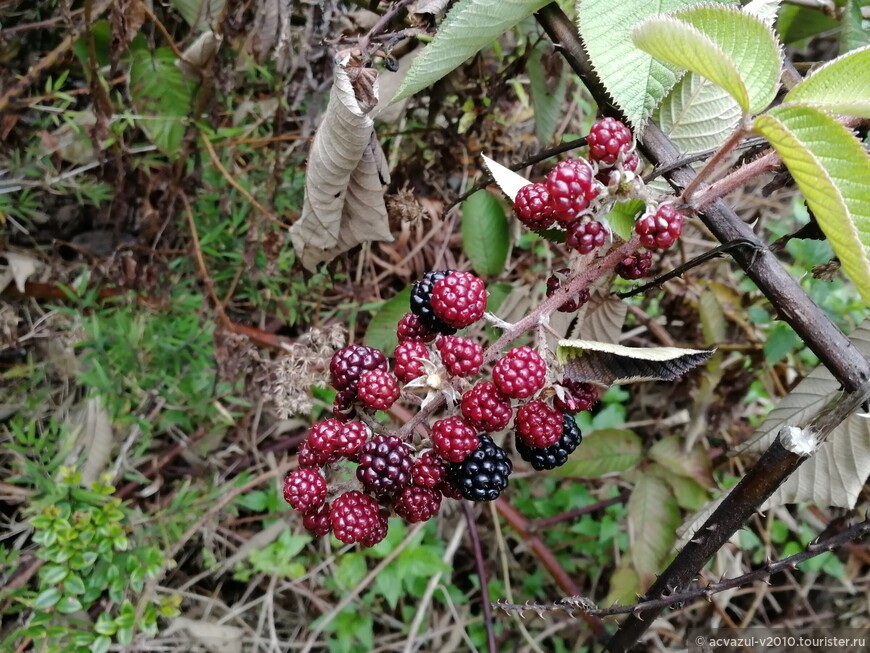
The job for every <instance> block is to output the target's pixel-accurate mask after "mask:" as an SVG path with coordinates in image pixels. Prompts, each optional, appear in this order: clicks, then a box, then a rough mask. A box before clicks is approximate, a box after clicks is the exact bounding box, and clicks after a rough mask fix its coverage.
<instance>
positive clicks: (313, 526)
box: [302, 502, 332, 537]
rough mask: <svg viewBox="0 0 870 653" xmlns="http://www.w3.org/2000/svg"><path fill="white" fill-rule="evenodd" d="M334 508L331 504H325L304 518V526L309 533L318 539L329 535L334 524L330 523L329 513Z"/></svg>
mask: <svg viewBox="0 0 870 653" xmlns="http://www.w3.org/2000/svg"><path fill="white" fill-rule="evenodd" d="M331 510H332V506H331V505H330V504H329V502H326V503H324V504H323V505H322V506H320V507H319V508H312V509H311V510H309V511H308V512H306V513H305V514H304V515H303V517H302V526H304V527H305V530H307V531H308V532H309V533H313V534H314V535H316V536H317V537H323V536H324V535H329V532H330V531H331V530H332V523H331V522H330V521H329V513H330V511H331Z"/></svg>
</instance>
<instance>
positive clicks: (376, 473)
mask: <svg viewBox="0 0 870 653" xmlns="http://www.w3.org/2000/svg"><path fill="white" fill-rule="evenodd" d="M413 463H414V461H413V460H412V458H411V449H410V447H409V446H408V445H407V444H405V443H404V442H402V440H401V439H400V438H397V437H395V436H392V435H376V436H375V437H373V438H372V439H371V440H369V441H368V442H366V443H365V444H364V445H363V446H362V447H361V448H360V450H359V466H358V467H357V468H356V477H357V478H358V479H359V481H360V483H362V485H363V489H364V490H365V491H366V492H368V493H369V494H371V495H373V496H376V497H378V498H384V497H391V496H393V495H394V494H396V493H397V492H398V491H399V490H401V489H402V488H403V487H405V486H406V485H408V484H409V483H410V482H411V466H412V465H413Z"/></svg>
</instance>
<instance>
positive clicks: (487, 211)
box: [462, 190, 510, 276]
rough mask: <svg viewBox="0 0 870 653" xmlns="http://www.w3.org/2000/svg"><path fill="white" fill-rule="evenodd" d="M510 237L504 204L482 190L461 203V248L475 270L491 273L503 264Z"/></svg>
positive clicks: (498, 270) (500, 269) (496, 271)
mask: <svg viewBox="0 0 870 653" xmlns="http://www.w3.org/2000/svg"><path fill="white" fill-rule="evenodd" d="M509 247H510V238H509V236H508V222H507V218H506V217H505V214H504V207H503V206H502V205H501V202H499V201H498V200H497V199H496V198H495V197H493V196H492V195H491V194H490V193H488V192H487V191H485V190H479V191H477V192H476V193H474V194H472V195H471V196H469V198H468V199H467V200H465V201H464V202H463V203H462V249H463V251H464V252H465V255H466V256H467V257H468V258H469V260H470V261H471V266H472V267H473V268H474V271H475V272H477V274H479V275H482V276H493V275H496V274H498V273H499V272H501V271H502V269H503V268H504V263H505V261H506V260H507V255H508V248H509Z"/></svg>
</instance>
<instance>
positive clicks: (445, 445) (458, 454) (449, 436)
mask: <svg viewBox="0 0 870 653" xmlns="http://www.w3.org/2000/svg"><path fill="white" fill-rule="evenodd" d="M478 445H479V441H478V438H477V431H475V430H474V428H473V427H472V426H471V425H470V424H469V423H468V422H466V421H465V420H464V419H462V418H461V417H455V416H454V417H445V418H444V419H439V420H438V421H437V422H435V423H434V424H433V425H432V447H433V449H434V450H435V453H437V454H438V455H439V456H441V457H442V458H443V459H444V460H447V461H449V462H451V463H459V462H462V461H463V460H465V457H466V456H468V454H470V453H471V452H472V451H474V450H475V449H477V447H478Z"/></svg>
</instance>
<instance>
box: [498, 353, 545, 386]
mask: <svg viewBox="0 0 870 653" xmlns="http://www.w3.org/2000/svg"><path fill="white" fill-rule="evenodd" d="M546 377H547V364H546V363H545V362H544V359H543V358H541V355H540V354H539V353H538V352H536V351H535V350H534V349H532V348H531V347H526V346H523V347H514V348H513V349H511V350H510V351H509V352H508V353H507V354H505V355H504V357H503V358H502V359H501V360H499V361H498V362H497V363H496V364H495V367H493V369H492V380H493V382H494V383H495V387H496V388H497V389H498V391H499V392H500V393H501V394H503V395H504V396H505V397H510V398H511V399H525V398H526V397H531V396H532V395H533V394H535V393H536V392H537V391H538V390H540V389H541V388H543V387H544V381H545V379H546Z"/></svg>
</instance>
